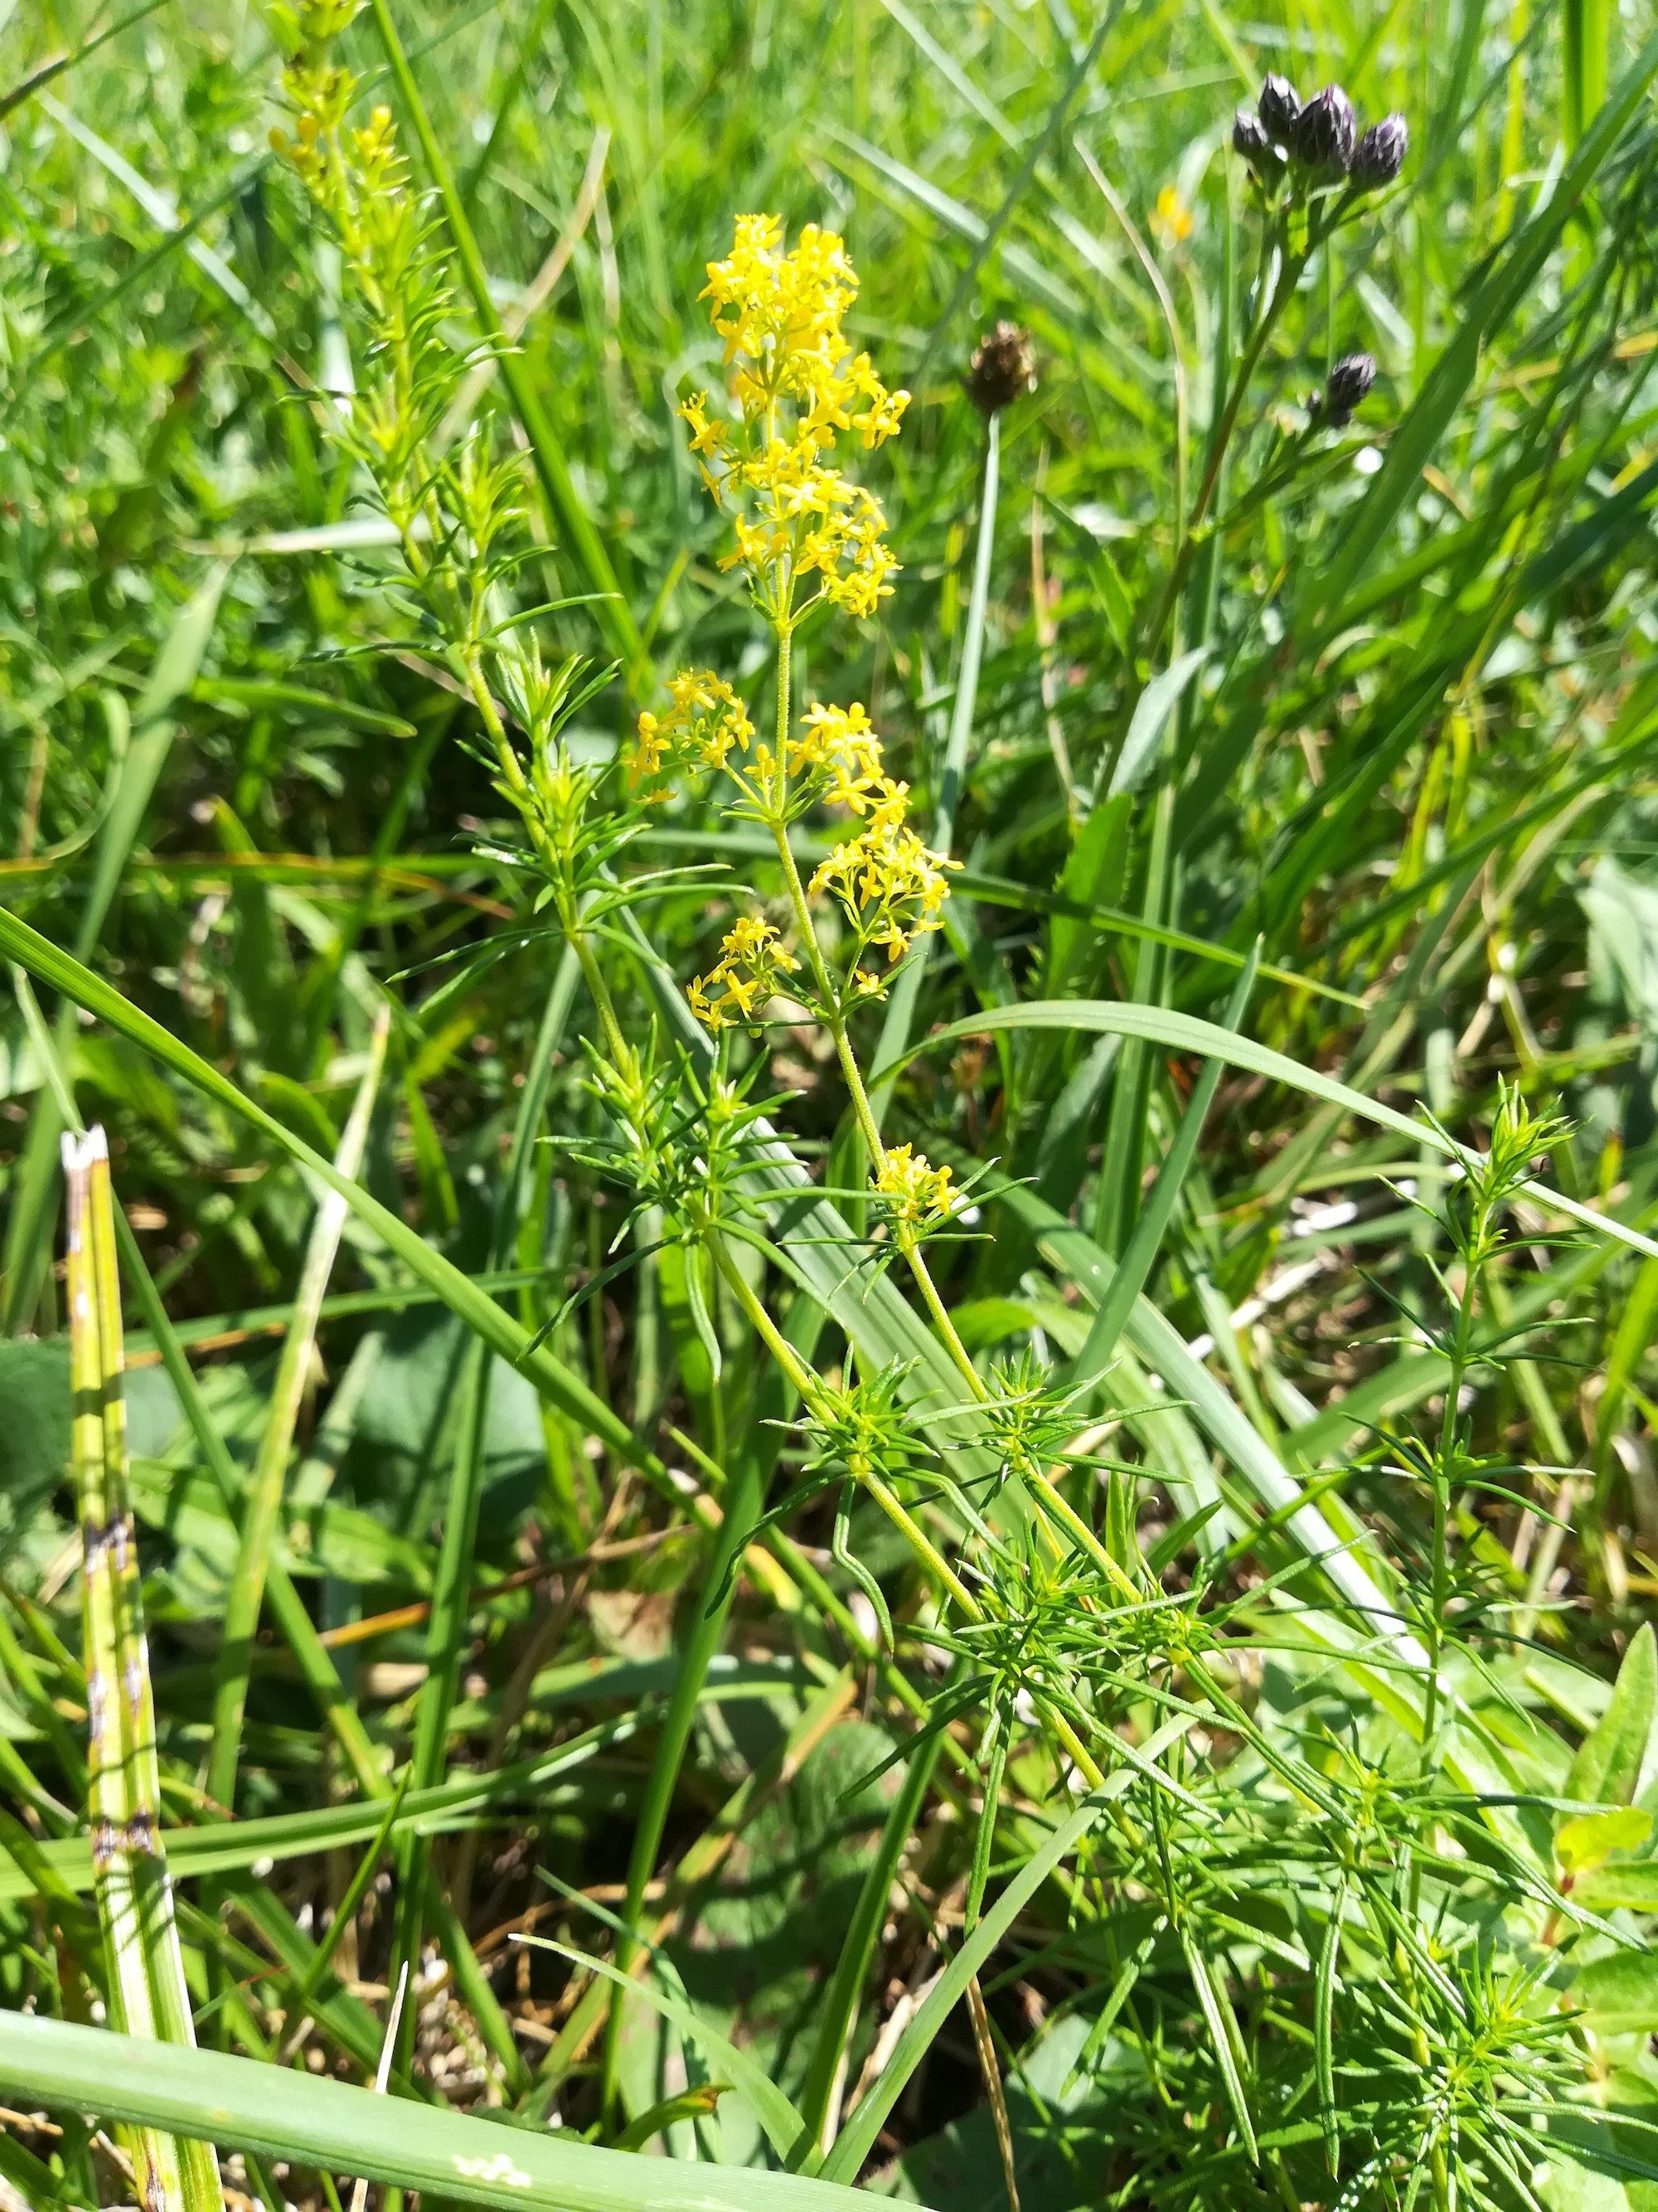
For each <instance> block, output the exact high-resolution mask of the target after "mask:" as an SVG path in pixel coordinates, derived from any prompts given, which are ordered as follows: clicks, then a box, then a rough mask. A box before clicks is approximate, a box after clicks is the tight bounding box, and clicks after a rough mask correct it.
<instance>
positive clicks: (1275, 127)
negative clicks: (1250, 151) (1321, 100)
mask: <svg viewBox="0 0 1658 2212" xmlns="http://www.w3.org/2000/svg"><path fill="white" fill-rule="evenodd" d="M1255 112H1256V113H1257V114H1258V115H1259V116H1260V126H1261V129H1262V130H1263V131H1265V132H1266V136H1267V137H1269V138H1270V139H1271V140H1272V143H1273V144H1274V145H1275V146H1282V147H1284V149H1286V151H1287V150H1288V149H1289V147H1290V146H1291V144H1292V143H1293V142H1294V138H1295V131H1296V124H1297V121H1298V119H1299V118H1300V115H1301V95H1300V94H1298V93H1297V90H1296V88H1295V87H1294V85H1292V84H1291V82H1290V80H1289V78H1288V77H1287V76H1269V77H1268V78H1267V80H1266V82H1265V84H1263V85H1262V86H1261V88H1260V99H1259V100H1257V101H1256V103H1255Z"/></svg>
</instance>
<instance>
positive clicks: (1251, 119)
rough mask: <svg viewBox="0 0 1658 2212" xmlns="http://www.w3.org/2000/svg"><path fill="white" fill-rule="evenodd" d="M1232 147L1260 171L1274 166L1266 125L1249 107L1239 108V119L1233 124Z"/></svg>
mask: <svg viewBox="0 0 1658 2212" xmlns="http://www.w3.org/2000/svg"><path fill="white" fill-rule="evenodd" d="M1232 147H1233V150H1234V151H1235V152H1236V153H1239V154H1242V156H1243V158H1244V160H1245V161H1247V162H1248V164H1249V167H1251V168H1252V169H1254V170H1257V171H1260V170H1262V169H1266V168H1269V167H1272V166H1273V163H1272V140H1271V139H1270V138H1269V137H1267V135H1266V125H1265V124H1264V123H1263V122H1262V121H1261V119H1260V117H1259V116H1258V115H1252V114H1251V113H1250V112H1249V110H1248V108H1247V107H1241V108H1239V110H1238V112H1237V120H1236V122H1235V123H1234V124H1233V125H1232Z"/></svg>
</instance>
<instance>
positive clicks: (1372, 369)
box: [1323, 353, 1376, 430]
mask: <svg viewBox="0 0 1658 2212" xmlns="http://www.w3.org/2000/svg"><path fill="white" fill-rule="evenodd" d="M1375 382H1376V362H1374V361H1373V360H1372V359H1371V357H1370V355H1369V354H1368V353H1349V354H1344V355H1343V356H1342V357H1341V359H1340V360H1339V362H1337V363H1336V365H1335V367H1334V368H1333V369H1332V370H1331V371H1330V379H1329V382H1328V383H1327V385H1326V386H1325V387H1324V408H1323V413H1324V419H1325V421H1326V422H1328V423H1329V425H1330V426H1331V428H1333V429H1336V430H1339V429H1341V428H1343V427H1344V425H1345V424H1346V423H1348V422H1351V420H1352V415H1353V410H1354V408H1356V407H1357V405H1358V404H1359V402H1360V401H1361V400H1362V399H1363V397H1364V395H1365V393H1366V392H1368V391H1369V390H1370V386H1372V385H1373V384H1374V383H1375Z"/></svg>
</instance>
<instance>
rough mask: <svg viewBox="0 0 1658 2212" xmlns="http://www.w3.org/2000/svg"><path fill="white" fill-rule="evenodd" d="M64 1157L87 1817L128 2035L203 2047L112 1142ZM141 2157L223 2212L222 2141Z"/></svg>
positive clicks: (185, 2211)
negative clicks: (170, 1807) (158, 1747)
mask: <svg viewBox="0 0 1658 2212" xmlns="http://www.w3.org/2000/svg"><path fill="white" fill-rule="evenodd" d="M63 1157H64V1181H65V1196H66V1200H67V1206H68V1224H69V1225H68V1273H67V1285H66V1288H67V1292H68V1299H69V1311H70V1377H71V1386H72V1389H73V1391H74V1401H73V1416H72V1423H73V1439H74V1469H75V1487H76V1503H77V1508H78V1511H79V1515H80V1521H81V1529H82V1541H83V1544H84V1550H85V1563H84V1569H83V1581H82V1650H83V1651H84V1654H85V1659H86V1669H87V1752H88V1759H87V1765H88V1796H87V1810H88V1817H89V1819H90V1820H91V1824H92V1833H93V1857H94V1869H95V1875H96V1885H95V1886H96V1893H97V1899H98V1912H99V1917H100V1921H101V1922H102V1924H103V1929H104V1941H105V1946H106V1952H107V1955H108V1977H107V1986H108V1990H109V1997H110V2005H111V2010H112V2015H113V2017H114V2019H115V2021H116V2022H117V2024H118V2027H120V2028H121V2030H122V2031H123V2033H126V2034H128V2035H131V2036H135V2037H139V2038H142V2039H146V2040H149V2041H152V2042H165V2043H174V2044H181V2045H191V2044H193V2042H194V2040H195V2036H194V2032H193V2028H192V2025H191V2006H190V1992H189V1990H188V1989H187V1988H186V1986H185V1972H184V1958H183V1954H182V1953H181V1951H180V1949H179V1931H178V1926H177V1923H176V1921H175V1919H174V1917H173V1891H172V1887H171V1884H170V1883H169V1881H168V1879H167V1859H166V1853H165V1849H164V1846H163V1844H162V1840H161V1773H160V1768H159V1765H158V1762H157V1759H156V1751H155V1705H154V1700H153V1698H152V1695H151V1691H150V1681H149V1654H148V1650H147V1647H146V1644H145V1639H144V1620H143V1597H142V1594H141V1590H140V1587H139V1579H138V1547H137V1530H136V1528H135V1527H134V1524H133V1520H132V1510H131V1504H130V1501H129V1499H128V1496H127V1455H126V1405H125V1397H124V1395H123V1383H122V1368H123V1357H122V1342H121V1291H120V1282H119V1278H118V1271H117V1267H116V1259H115V1231H114V1226H113V1222H112V1212H113V1207H112V1200H111V1194H110V1181H109V1151H108V1147H107V1146H106V1143H105V1140H104V1133H103V1131H102V1130H101V1129H100V1128H94V1129H93V1130H91V1131H89V1132H88V1133H87V1134H86V1135H85V1136H84V1137H78V1136H73V1135H67V1134H66V1135H65V1137H64V1143H63ZM131 2151H132V2156H133V2167H134V2178H135V2179H136V2181H137V2189H138V2197H139V2201H140V2203H141V2204H142V2205H143V2208H144V2212H221V2208H222V2203H223V2196H222V2191H221V2189H220V2186H219V2166H218V2160H217V2157H216V2154H215V2153H214V2150H213V2148H212V2146H211V2144H210V2143H206V2142H199V2141H197V2140H195V2139H194V2138H175V2137H174V2136H172V2135H171V2134H169V2133H167V2132H166V2131H164V2130H160V2129H156V2128H152V2127H142V2126H141V2127H140V2128H139V2129H138V2130H137V2132H136V2133H135V2134H133V2136H131Z"/></svg>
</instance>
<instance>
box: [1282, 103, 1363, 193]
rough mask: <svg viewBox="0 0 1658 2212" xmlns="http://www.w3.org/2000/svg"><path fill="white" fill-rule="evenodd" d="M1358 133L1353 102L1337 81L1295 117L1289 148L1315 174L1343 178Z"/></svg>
mask: <svg viewBox="0 0 1658 2212" xmlns="http://www.w3.org/2000/svg"><path fill="white" fill-rule="evenodd" d="M1357 136H1358V125H1357V124H1356V123H1355V122H1354V120H1353V103H1352V102H1351V100H1349V99H1348V97H1347V95H1346V94H1345V92H1344V91H1343V90H1342V89H1341V87H1340V86H1339V84H1327V85H1326V86H1325V88H1324V89H1323V91H1322V92H1321V93H1317V94H1315V95H1314V97H1313V98H1312V99H1311V100H1309V101H1308V103H1307V105H1306V106H1305V107H1303V109H1302V111H1301V113H1300V114H1299V116H1297V118H1296V131H1295V137H1294V139H1293V140H1292V142H1291V147H1290V151H1291V154H1292V155H1294V157H1295V159H1296V160H1297V161H1299V162H1300V164H1301V166H1302V167H1303V169H1306V170H1309V172H1310V173H1312V174H1313V175H1314V176H1315V177H1345V175H1346V173H1347V172H1348V170H1349V169H1350V168H1351V167H1352V161H1353V143H1354V141H1355V140H1356V138H1357Z"/></svg>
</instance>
